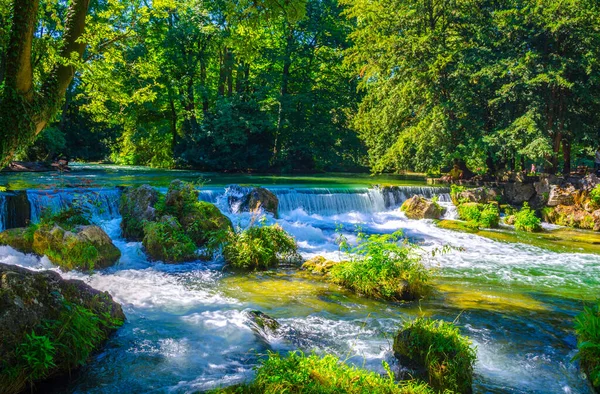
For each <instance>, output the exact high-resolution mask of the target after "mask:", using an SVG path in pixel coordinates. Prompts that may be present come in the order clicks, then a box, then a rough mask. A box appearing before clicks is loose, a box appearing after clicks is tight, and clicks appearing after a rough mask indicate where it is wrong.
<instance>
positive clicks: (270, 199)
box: [240, 187, 279, 217]
mask: <svg viewBox="0 0 600 394" xmlns="http://www.w3.org/2000/svg"><path fill="white" fill-rule="evenodd" d="M260 209H263V210H265V212H270V213H272V214H273V216H275V217H277V216H278V214H279V213H278V212H279V199H278V198H277V196H276V195H275V194H274V193H273V192H271V191H269V190H267V189H265V188H262V187H255V188H254V189H252V191H250V193H248V194H247V195H246V196H245V197H244V199H243V200H242V203H241V204H240V210H241V211H243V212H257V211H258V210H260Z"/></svg>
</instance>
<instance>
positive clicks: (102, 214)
mask: <svg viewBox="0 0 600 394" xmlns="http://www.w3.org/2000/svg"><path fill="white" fill-rule="evenodd" d="M120 195H121V192H120V190H119V189H59V190H28V191H27V198H28V200H29V203H30V205H31V222H33V223H36V222H38V221H39V220H40V217H41V215H42V212H43V211H44V209H50V210H51V211H52V212H58V211H60V210H62V209H65V208H68V207H70V206H71V205H73V204H74V203H75V204H79V205H80V206H81V207H82V208H83V209H84V210H86V211H88V212H90V213H91V217H92V220H94V221H97V220H106V219H114V218H117V217H119V198H120Z"/></svg>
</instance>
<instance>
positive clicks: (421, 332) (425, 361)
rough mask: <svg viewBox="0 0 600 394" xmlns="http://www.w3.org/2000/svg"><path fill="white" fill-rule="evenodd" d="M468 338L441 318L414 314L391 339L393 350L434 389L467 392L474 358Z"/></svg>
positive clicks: (474, 354)
mask: <svg viewBox="0 0 600 394" xmlns="http://www.w3.org/2000/svg"><path fill="white" fill-rule="evenodd" d="M471 345H472V344H471V341H470V340H469V339H468V338H467V337H465V336H462V335H461V334H460V331H459V330H458V328H457V327H456V326H455V325H454V324H452V323H448V322H445V321H443V320H432V319H427V318H418V319H415V320H413V321H409V322H406V323H405V324H404V325H403V326H402V329H401V330H400V332H399V333H398V335H397V336H396V338H395V339H394V354H395V355H396V357H398V358H399V359H400V362H401V363H403V365H405V366H408V367H410V368H413V369H415V370H417V372H419V370H422V371H423V375H424V376H423V377H424V378H426V379H427V381H428V382H429V384H430V385H431V387H433V388H434V389H436V390H439V391H444V390H451V391H454V392H457V393H470V392H471V385H472V383H473V364H474V363H475V359H476V352H475V349H474V348H473V347H472V346H471Z"/></svg>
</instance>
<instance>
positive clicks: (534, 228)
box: [515, 203, 542, 233]
mask: <svg viewBox="0 0 600 394" xmlns="http://www.w3.org/2000/svg"><path fill="white" fill-rule="evenodd" d="M515 230H517V231H526V232H529V233H534V232H539V231H542V221H541V220H540V218H538V217H537V216H536V214H535V212H534V211H533V210H532V209H531V208H530V207H529V204H527V203H525V204H523V208H521V210H520V211H519V212H517V213H516V214H515Z"/></svg>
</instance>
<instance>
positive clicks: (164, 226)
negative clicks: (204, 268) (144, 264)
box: [142, 217, 198, 263]
mask: <svg viewBox="0 0 600 394" xmlns="http://www.w3.org/2000/svg"><path fill="white" fill-rule="evenodd" d="M142 244H143V245H144V248H145V249H146V252H147V253H148V255H149V257H150V258H151V259H153V260H162V261H164V262H166V263H179V262H183V261H190V260H195V259H197V258H198V256H197V254H196V249H197V247H196V244H195V243H194V241H193V240H192V239H191V238H190V237H189V236H188V235H187V234H186V233H185V231H184V230H183V229H182V228H181V225H180V224H179V223H178V222H177V219H175V218H173V217H164V218H163V219H161V221H160V222H146V223H145V224H144V239H143V241H142Z"/></svg>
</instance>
